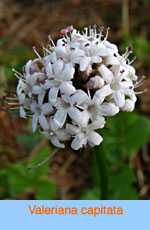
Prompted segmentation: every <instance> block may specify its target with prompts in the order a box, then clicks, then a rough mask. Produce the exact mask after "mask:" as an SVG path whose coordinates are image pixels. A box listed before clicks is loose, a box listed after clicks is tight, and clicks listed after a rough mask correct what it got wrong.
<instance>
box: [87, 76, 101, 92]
mask: <svg viewBox="0 0 150 230" xmlns="http://www.w3.org/2000/svg"><path fill="white" fill-rule="evenodd" d="M103 85H104V79H103V78H101V77H100V76H98V75H96V76H95V77H92V78H90V80H89V81H88V83H87V84H86V87H87V88H88V89H100V88H102V87H103Z"/></svg>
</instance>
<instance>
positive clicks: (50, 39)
mask: <svg viewBox="0 0 150 230" xmlns="http://www.w3.org/2000/svg"><path fill="white" fill-rule="evenodd" d="M48 39H49V41H50V42H51V43H52V45H53V46H55V43H54V41H53V39H52V36H51V35H49V36H48Z"/></svg>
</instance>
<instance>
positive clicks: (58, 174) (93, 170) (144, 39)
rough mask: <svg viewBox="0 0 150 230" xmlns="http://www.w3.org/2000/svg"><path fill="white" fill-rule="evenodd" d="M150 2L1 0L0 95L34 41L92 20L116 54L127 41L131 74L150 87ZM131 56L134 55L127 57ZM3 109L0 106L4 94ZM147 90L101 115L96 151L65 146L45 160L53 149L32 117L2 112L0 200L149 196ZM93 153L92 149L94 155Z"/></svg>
mask: <svg viewBox="0 0 150 230" xmlns="http://www.w3.org/2000/svg"><path fill="white" fill-rule="evenodd" d="M149 12H150V1H149V0H139V1H129V0H107V1H105V0H92V1H90V0H72V1H69V0H34V1H29V0H22V1H17V0H1V1H0V28H1V29H0V96H1V97H2V96H3V95H4V94H7V91H9V92H10V93H9V94H10V95H12V96H13V91H15V87H16V84H17V79H16V78H15V77H14V76H13V73H12V71H11V68H15V69H16V70H18V71H21V69H22V67H23V65H24V64H25V63H26V61H27V60H28V59H32V58H34V54H33V52H32V46H33V45H35V46H36V48H37V49H38V50H39V52H40V44H41V43H44V44H46V42H47V37H48V35H49V34H50V35H52V36H53V37H54V38H55V39H57V38H58V37H59V32H60V29H62V28H65V27H66V26H68V25H73V26H74V27H75V28H77V29H82V28H83V27H84V26H88V25H94V24H97V25H98V26H101V25H103V26H105V27H108V26H110V27H111V30H110V33H109V38H108V39H109V40H110V41H111V42H113V43H116V44H117V45H118V46H119V49H120V52H124V51H125V47H126V46H128V45H132V47H133V50H134V53H133V55H136V56H137V61H136V62H135V63H134V67H135V68H136V70H137V75H139V76H141V75H145V76H147V78H146V83H145V84H144V85H143V86H142V87H141V90H142V89H144V88H148V89H150V79H149V73H150V65H149V63H150V52H149V51H150V42H149V40H150V15H149ZM131 58H132V56H131ZM0 107H1V109H4V108H5V107H4V105H3V103H2V100H1V102H0ZM149 115H150V92H149V91H148V92H147V93H145V94H143V95H140V96H139V97H138V103H137V104H136V111H134V112H132V113H125V112H124V113H120V114H118V115H117V116H115V117H111V118H110V117H109V118H107V128H108V129H105V130H102V131H101V130H100V133H101V134H102V135H103V138H104V141H103V144H102V145H101V146H99V147H97V148H95V150H94V152H93V151H91V150H86V151H83V152H80V153H77V152H74V151H73V150H71V149H70V148H69V146H67V147H66V149H65V150H61V151H59V152H58V153H57V154H56V155H55V156H54V157H53V158H52V159H51V160H50V161H48V162H47V163H46V164H44V165H43V166H41V167H39V168H37V169H35V170H32V171H28V170H27V168H28V167H32V166H33V165H36V164H38V163H39V162H41V161H42V160H44V159H45V158H46V157H47V156H48V155H49V154H50V153H51V151H52V150H53V147H52V146H50V144H49V143H48V141H47V140H45V138H44V137H43V136H42V135H40V134H39V133H35V134H33V133H32V130H31V121H30V120H29V121H26V120H24V119H21V118H19V117H18V116H17V115H10V114H9V113H6V112H4V111H2V110H0V199H19V200H21V199H24V200H28V199H38V200H40V199H45V200H50V199H84V200H86V199H87V200H95V199H113V200H116V199H120V200H123V199H127V200H132V199H133V200H134V199H135V200H136V199H150V118H149ZM95 152H96V153H97V155H96V154H95Z"/></svg>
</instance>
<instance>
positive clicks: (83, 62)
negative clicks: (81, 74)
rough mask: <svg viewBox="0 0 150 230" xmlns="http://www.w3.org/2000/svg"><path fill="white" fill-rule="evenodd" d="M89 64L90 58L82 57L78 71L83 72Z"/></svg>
mask: <svg viewBox="0 0 150 230" xmlns="http://www.w3.org/2000/svg"><path fill="white" fill-rule="evenodd" d="M89 64H91V57H82V58H81V60H80V70H81V71H84V70H85V69H86V68H87V66H88V65H89Z"/></svg>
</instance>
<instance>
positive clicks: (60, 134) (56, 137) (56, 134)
mask: <svg viewBox="0 0 150 230" xmlns="http://www.w3.org/2000/svg"><path fill="white" fill-rule="evenodd" d="M41 133H43V134H44V135H45V137H46V138H47V139H49V140H50V141H51V143H52V144H53V145H54V146H56V147H58V148H65V145H64V144H62V143H61V142H60V141H67V140H69V139H70V135H69V133H67V132H66V130H65V129H59V130H57V131H53V130H48V131H44V132H41Z"/></svg>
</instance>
